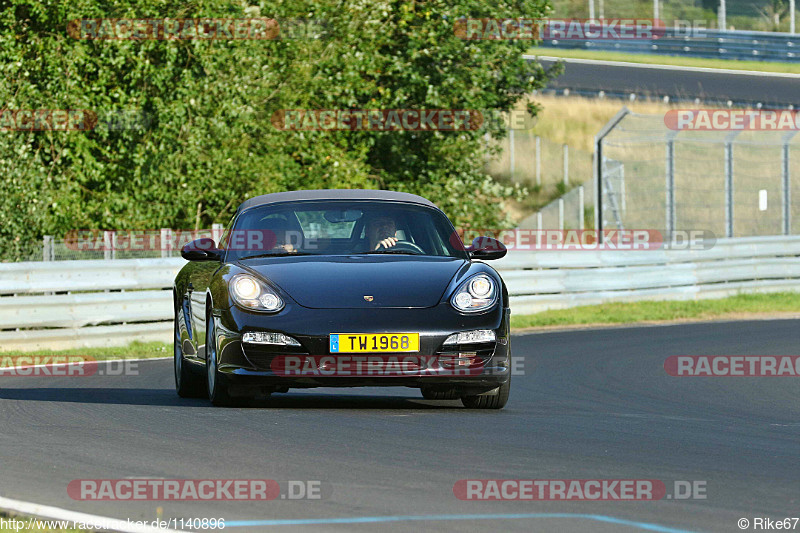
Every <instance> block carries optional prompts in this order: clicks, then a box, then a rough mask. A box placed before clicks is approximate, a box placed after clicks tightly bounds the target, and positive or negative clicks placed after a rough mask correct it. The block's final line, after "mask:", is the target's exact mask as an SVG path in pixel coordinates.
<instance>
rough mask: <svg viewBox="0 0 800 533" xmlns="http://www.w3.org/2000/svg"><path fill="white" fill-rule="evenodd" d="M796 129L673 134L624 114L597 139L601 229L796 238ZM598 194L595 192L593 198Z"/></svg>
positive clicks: (657, 120) (653, 120)
mask: <svg viewBox="0 0 800 533" xmlns="http://www.w3.org/2000/svg"><path fill="white" fill-rule="evenodd" d="M795 133H797V131H796V130H795V131H788V132H787V131H783V132H781V131H750V130H738V131H688V130H684V131H679V130H672V129H669V128H667V126H666V125H665V120H664V116H663V115H641V114H636V113H631V112H629V111H628V110H627V109H623V110H622V111H621V112H620V113H619V114H618V115H617V116H616V117H615V118H614V119H612V121H611V122H610V123H609V125H608V126H607V127H606V130H604V131H603V132H601V134H599V135H598V138H597V143H596V152H597V154H598V155H599V161H598V163H597V164H598V165H599V169H598V170H599V172H598V174H599V183H600V185H601V187H600V188H601V190H602V203H601V208H600V210H599V219H598V221H599V222H600V223H601V227H602V228H609V229H610V228H619V229H623V228H625V229H634V228H648V229H657V230H659V231H662V232H663V234H664V235H665V236H669V235H672V234H673V233H674V232H675V231H689V230H709V231H711V232H713V233H714V234H715V235H716V236H717V237H750V236H763V235H791V234H797V233H798V232H800V216H799V215H800V212H798V210H799V209H800V190H798V189H800V154H799V153H798V152H800V136H797V135H795ZM595 194H596V192H595Z"/></svg>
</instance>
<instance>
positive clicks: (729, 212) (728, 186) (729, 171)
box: [725, 140, 733, 237]
mask: <svg viewBox="0 0 800 533" xmlns="http://www.w3.org/2000/svg"><path fill="white" fill-rule="evenodd" d="M725 236H726V237H733V143H732V142H731V141H729V140H726V141H725Z"/></svg>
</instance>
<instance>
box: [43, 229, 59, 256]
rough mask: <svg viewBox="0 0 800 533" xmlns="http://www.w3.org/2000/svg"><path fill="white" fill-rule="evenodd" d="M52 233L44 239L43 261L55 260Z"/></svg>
mask: <svg viewBox="0 0 800 533" xmlns="http://www.w3.org/2000/svg"><path fill="white" fill-rule="evenodd" d="M54 244H55V243H54V242H53V236H52V235H45V236H44V240H43V241H42V261H55V255H56V254H55V246H54Z"/></svg>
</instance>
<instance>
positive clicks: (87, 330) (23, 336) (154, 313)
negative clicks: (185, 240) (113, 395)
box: [0, 236, 800, 350]
mask: <svg viewBox="0 0 800 533" xmlns="http://www.w3.org/2000/svg"><path fill="white" fill-rule="evenodd" d="M183 264H184V261H183V260H182V259H180V258H168V259H132V260H127V259H121V260H113V261H55V262H39V263H6V264H0V295H1V296H0V347H1V348H0V350H12V349H13V350H32V349H46V348H51V349H64V348H74V347H86V346H112V345H123V344H127V343H128V342H131V341H133V340H143V341H149V340H159V341H163V342H169V341H170V339H171V332H172V323H171V319H172V299H171V298H172V297H171V287H172V282H173V279H174V277H175V274H176V273H177V271H178V270H179V269H180V268H181V266H182V265H183ZM493 266H495V267H497V268H498V270H500V272H501V274H502V276H503V279H505V281H506V285H507V286H508V291H509V294H510V296H511V307H512V310H513V312H514V313H515V314H525V313H536V312H540V311H543V310H546V309H557V308H568V307H574V306H578V305H589V304H599V303H605V302H623V301H637V300H686V299H698V298H719V297H723V296H728V295H732V294H736V293H739V292H772V291H795V290H800V236H796V237H795V236H789V237H784V236H778V237H748V238H737V239H720V240H718V241H717V242H716V244H715V245H714V246H713V247H712V248H710V249H708V250H652V251H623V250H607V251H588V250H584V251H560V250H540V251H516V250H512V251H510V252H509V253H508V255H507V256H506V258H504V259H501V260H500V261H495V262H494V263H493Z"/></svg>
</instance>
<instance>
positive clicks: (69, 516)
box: [0, 497, 178, 533]
mask: <svg viewBox="0 0 800 533" xmlns="http://www.w3.org/2000/svg"><path fill="white" fill-rule="evenodd" d="M0 509H3V510H5V511H13V512H16V513H20V514H26V515H32V516H36V517H42V518H49V519H51V520H68V521H71V522H73V524H71V526H74V522H78V523H83V524H95V525H101V524H102V525H104V526H109V527H102V528H101V529H105V530H108V531H122V532H123V533H178V531H177V530H175V529H161V528H157V527H153V526H145V525H140V524H136V520H133V521H128V520H120V519H119V518H109V517H106V516H98V515H93V514H86V513H79V512H77V511H70V510H68V509H61V508H59V507H50V506H47V505H40V504H38V503H30V502H23V501H20V500H12V499H9V498H3V497H0Z"/></svg>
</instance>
